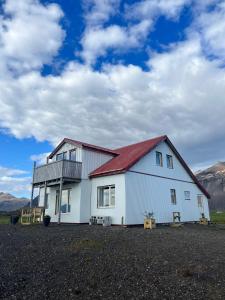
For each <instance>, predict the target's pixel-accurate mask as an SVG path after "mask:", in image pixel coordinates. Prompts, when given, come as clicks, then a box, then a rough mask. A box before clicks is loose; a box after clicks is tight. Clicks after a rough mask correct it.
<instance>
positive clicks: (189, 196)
mask: <svg viewBox="0 0 225 300" xmlns="http://www.w3.org/2000/svg"><path fill="white" fill-rule="evenodd" d="M187 193H188V194H189V195H188V194H187ZM184 199H185V200H187V201H188V200H191V192H190V191H184Z"/></svg>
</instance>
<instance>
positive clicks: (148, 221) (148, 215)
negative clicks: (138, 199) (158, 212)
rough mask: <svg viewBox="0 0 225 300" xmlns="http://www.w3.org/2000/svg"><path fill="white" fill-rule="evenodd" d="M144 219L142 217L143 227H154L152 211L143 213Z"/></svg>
mask: <svg viewBox="0 0 225 300" xmlns="http://www.w3.org/2000/svg"><path fill="white" fill-rule="evenodd" d="M144 216H145V219H144V229H153V228H155V227H156V223H155V218H154V213H153V212H147V211H145V213H144Z"/></svg>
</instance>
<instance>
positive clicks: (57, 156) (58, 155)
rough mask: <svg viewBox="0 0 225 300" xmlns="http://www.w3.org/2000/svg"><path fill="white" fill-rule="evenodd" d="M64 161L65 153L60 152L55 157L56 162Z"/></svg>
mask: <svg viewBox="0 0 225 300" xmlns="http://www.w3.org/2000/svg"><path fill="white" fill-rule="evenodd" d="M63 159H66V152H62V153H59V154H57V155H56V161H59V160H63Z"/></svg>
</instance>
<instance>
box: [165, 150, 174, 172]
mask: <svg viewBox="0 0 225 300" xmlns="http://www.w3.org/2000/svg"><path fill="white" fill-rule="evenodd" d="M166 161H167V168H169V169H173V156H172V155H169V154H167V155H166Z"/></svg>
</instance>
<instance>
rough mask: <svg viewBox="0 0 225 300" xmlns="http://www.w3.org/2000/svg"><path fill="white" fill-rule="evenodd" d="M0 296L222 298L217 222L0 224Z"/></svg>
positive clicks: (222, 247) (224, 262) (223, 250)
mask: <svg viewBox="0 0 225 300" xmlns="http://www.w3.org/2000/svg"><path fill="white" fill-rule="evenodd" d="M0 298H1V299H225V228H224V227H218V226H209V227H208V226H207V227H205V226H200V225H185V226H184V227H182V228H170V227H166V226H165V227H160V228H157V229H155V230H152V231H148V230H144V229H143V228H140V227H136V228H120V227H109V228H104V227H102V226H88V225H60V226H57V225H51V226H49V227H48V228H45V227H43V226H42V225H33V226H21V225H16V226H12V225H0Z"/></svg>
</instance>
